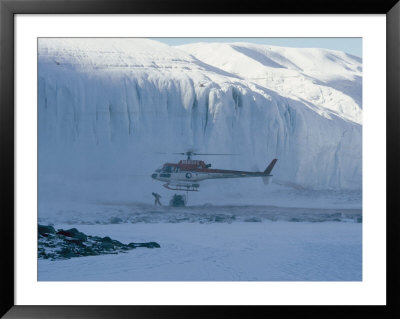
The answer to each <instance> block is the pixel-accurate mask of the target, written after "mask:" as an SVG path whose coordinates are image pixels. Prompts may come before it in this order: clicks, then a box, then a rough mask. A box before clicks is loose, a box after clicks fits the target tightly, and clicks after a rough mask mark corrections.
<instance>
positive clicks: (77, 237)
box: [38, 225, 160, 260]
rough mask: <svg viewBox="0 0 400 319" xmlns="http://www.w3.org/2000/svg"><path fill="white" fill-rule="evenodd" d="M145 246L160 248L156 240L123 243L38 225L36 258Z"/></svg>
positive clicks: (88, 253)
mask: <svg viewBox="0 0 400 319" xmlns="http://www.w3.org/2000/svg"><path fill="white" fill-rule="evenodd" d="M139 247H146V248H160V245H159V244H158V243H156V242H148V243H129V244H123V243H121V242H119V241H118V240H114V239H111V238H110V237H108V236H106V237H99V236H89V235H86V234H84V233H82V232H80V231H78V230H77V229H76V228H71V229H67V230H64V229H58V230H57V231H56V230H55V229H54V227H53V226H45V225H38V258H40V259H51V260H57V259H69V258H72V257H83V256H96V255H103V254H118V253H124V252H126V251H128V250H131V249H135V248H139Z"/></svg>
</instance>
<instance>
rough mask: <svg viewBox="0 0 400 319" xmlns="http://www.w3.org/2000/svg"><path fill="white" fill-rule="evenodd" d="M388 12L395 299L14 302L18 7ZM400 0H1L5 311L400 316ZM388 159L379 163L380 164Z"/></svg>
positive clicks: (8, 314)
mask: <svg viewBox="0 0 400 319" xmlns="http://www.w3.org/2000/svg"><path fill="white" fill-rule="evenodd" d="M149 13H151V14H261V13H262V14H327V13H329V14H385V15H386V19H387V29H386V41H387V73H386V74H387V105H386V111H387V118H386V121H387V122H386V123H387V131H386V133H387V140H386V143H387V144H386V145H387V153H386V172H384V171H381V170H377V173H378V174H386V177H387V197H386V200H387V202H386V204H387V211H386V218H387V227H386V229H387V237H386V239H387V304H386V306H373V305H371V306H179V305H175V306H28V305H26V306H20V305H15V302H14V295H15V290H14V227H15V224H14V185H15V184H14V174H15V171H14V161H15V154H14V15H15V14H149ZM399 17H400V3H398V0H379V1H378V0H348V1H344V0H325V1H322V0H320V1H316V0H309V1H284V2H280V1H265V2H264V3H261V4H260V3H256V2H255V1H246V2H245V3H244V2H242V3H241V4H240V5H233V3H232V4H229V5H227V3H226V2H222V1H219V2H216V1H209V0H203V1H196V2H192V1H183V0H165V1H163V0H133V1H129V0H69V1H68V0H47V1H43V0H42V1H40V0H0V19H1V21H0V23H1V24H0V28H1V29H0V32H1V38H0V41H1V42H0V43H1V50H0V60H1V61H0V63H1V64H0V70H1V71H0V149H1V151H0V154H1V155H0V167H1V170H0V181H1V184H2V185H3V187H2V192H1V199H2V205H1V209H0V211H1V228H0V243H1V245H2V248H1V263H0V266H1V275H0V276H1V279H0V280H1V281H0V290H1V296H0V303H1V307H0V315H2V316H4V318H67V317H68V318H153V317H154V318H155V317H157V318H162V317H171V318H176V317H184V318H189V317H190V318H193V317H202V318H204V317H209V316H215V317H219V318H222V317H228V316H232V315H239V316H240V317H245V316H248V315H252V316H254V317H256V316H257V317H258V316H267V315H268V316H274V317H286V316H296V317H305V316H307V317H310V316H321V315H324V316H326V315H327V316H334V317H335V318H338V317H354V316H360V315H372V316H373V317H375V318H378V317H379V318H389V317H390V318H391V317H396V316H399V315H400V314H399V307H398V300H397V299H398V298H397V289H398V284H399V271H398V269H400V268H399V262H398V261H397V258H396V255H397V254H396V248H397V247H396V246H397V244H398V243H399V236H398V230H397V228H398V226H399V222H398V221H399V219H398V217H397V213H398V210H397V208H398V205H397V201H396V192H397V188H396V182H397V179H398V176H399V174H398V169H397V166H398V163H399V142H398V136H400V121H399V119H400V114H399V113H400V112H399V106H400V101H399V95H400V93H399V92H400V88H399V83H400V81H399V69H400V68H399V56H400V52H399V48H400V33H399V30H400V22H399V21H400V20H399ZM379 166H380V163H377V168H379Z"/></svg>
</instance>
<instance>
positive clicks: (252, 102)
mask: <svg viewBox="0 0 400 319" xmlns="http://www.w3.org/2000/svg"><path fill="white" fill-rule="evenodd" d="M50 40H51V39H49V40H48V41H47V42H46V41H42V42H39V62H38V63H39V67H38V134H39V174H40V173H48V174H65V176H71V175H73V174H78V175H79V174H87V173H88V172H93V173H98V174H101V173H105V172H109V173H110V174H111V175H113V176H115V177H116V178H117V177H118V176H122V175H123V174H127V175H128V176H129V175H130V174H132V176H133V178H135V177H134V176H136V175H137V176H139V175H143V176H149V174H150V173H151V172H152V171H153V170H154V169H155V168H156V167H158V166H160V165H161V164H162V163H164V162H167V161H177V160H179V159H180V158H179V157H176V156H175V157H173V156H172V157H168V156H166V155H160V154H159V153H167V154H168V153H174V152H182V151H185V150H187V149H188V148H195V149H196V150H197V151H198V152H202V153H208V152H209V153H234V154H238V155H236V156H229V157H218V156H216V157H212V158H204V157H203V158H202V159H204V160H206V162H211V163H212V165H213V167H216V168H227V169H243V170H264V169H265V167H266V166H267V164H268V163H269V162H270V161H271V160H272V159H273V158H278V159H279V161H278V164H277V165H276V167H275V169H274V172H273V173H274V176H275V181H277V182H281V183H288V184H293V185H298V186H301V187H306V188H312V189H352V190H359V189H361V181H362V180H361V176H362V143H361V141H362V126H361V125H360V124H359V123H355V122H353V121H350V120H348V119H346V118H343V117H340V116H338V115H337V114H335V113H333V112H330V111H329V110H325V111H321V109H315V108H314V107H313V105H311V104H310V103H308V102H307V101H301V100H299V99H291V98H289V97H283V96H282V95H280V94H278V93H277V92H274V91H272V90H270V89H268V88H265V87H262V86H260V85H257V84H255V83H249V82H248V81H243V80H241V79H239V78H237V77H235V76H234V75H229V73H228V74H227V73H226V72H225V71H222V70H221V71H220V70H219V69H217V68H215V67H211V66H208V65H207V64H205V63H203V62H201V61H199V60H197V59H196V58H194V57H193V56H191V55H189V54H186V53H185V54H184V53H183V51H180V50H179V49H173V48H169V47H167V46H164V45H161V44H155V43H153V41H145V40H142V41H139V40H137V41H139V42H135V43H133V48H129V47H128V48H125V47H123V48H122V49H121V48H120V47H118V45H115V43H114V44H113V46H109V47H107V48H106V49H105V50H104V51H101V52H100V53H101V54H100V53H99V51H98V50H94V52H91V53H87V51H85V48H82V47H80V46H79V45H77V46H71V43H68V42H62V41H61V42H57V43H56V44H54V43H53V42H51V41H50ZM138 46H139V47H140V48H144V49H143V50H142V51H143V52H140V54H139V53H137V52H136V51H135V49H134V48H137V47H138ZM154 46H155V48H154ZM89 47H90V48H93V45H92V46H90V45H89ZM145 49H146V50H149V51H152V52H153V51H154V50H156V51H157V52H158V55H157V56H156V57H154V56H149V55H148V54H146V52H147V51H146V50H145ZM110 52H111V53H112V61H111V62H112V63H111V62H110V61H109V60H107V59H104V60H105V61H107V64H104V63H105V62H104V60H103V59H102V58H99V56H100V57H102V56H103V57H104V56H107V57H109V56H110V55H111V53H110ZM121 52H123V54H122V53H121ZM126 52H130V55H129V59H128V58H126ZM164 52H167V53H168V54H167V53H165V54H164ZM175 52H176V53H175ZM107 53H108V54H107ZM135 56H136V60H134V58H135ZM138 56H139V57H138ZM94 57H96V59H95V58H94ZM78 58H79V60H78ZM139 58H140V59H139ZM138 59H139V60H140V63H139V62H138V61H137V60H138ZM133 60H134V61H133ZM77 61H79V63H78V62H77ZM102 61H103V62H102ZM160 61H161V62H162V63H161V62H160ZM102 63H103V65H102ZM100 66H102V67H100ZM62 172H64V173H62ZM149 178H150V177H149Z"/></svg>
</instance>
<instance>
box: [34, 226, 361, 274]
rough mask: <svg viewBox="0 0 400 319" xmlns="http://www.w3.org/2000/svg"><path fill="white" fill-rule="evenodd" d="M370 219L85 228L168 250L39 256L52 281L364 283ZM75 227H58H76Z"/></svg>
mask: <svg viewBox="0 0 400 319" xmlns="http://www.w3.org/2000/svg"><path fill="white" fill-rule="evenodd" d="M361 225H362V224H360V223H354V222H322V223H321V222H320V223H310V222H279V221H278V222H271V221H264V222H233V223H204V224H200V223H188V222H184V223H155V224H131V223H128V224H118V225H79V230H81V231H83V232H84V233H86V234H89V235H97V236H110V237H111V238H113V239H117V240H119V241H121V242H122V243H128V242H143V241H149V240H152V241H156V242H158V243H159V244H160V245H161V248H157V249H146V248H137V249H134V250H132V251H129V252H127V253H124V254H118V255H103V256H93V257H80V258H71V259H68V260H56V261H50V260H39V261H38V279H39V280H44V281H49V280H50V281H53V280H54V281H64V280H66V281H360V280H362V245H361V238H362V236H361V230H362V227H361ZM68 227H71V226H70V225H62V224H60V225H56V228H64V229H65V228H68Z"/></svg>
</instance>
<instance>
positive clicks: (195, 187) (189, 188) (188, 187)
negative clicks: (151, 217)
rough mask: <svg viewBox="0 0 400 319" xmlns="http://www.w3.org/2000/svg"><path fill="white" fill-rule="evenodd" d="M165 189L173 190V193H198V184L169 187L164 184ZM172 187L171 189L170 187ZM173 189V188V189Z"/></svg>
mask: <svg viewBox="0 0 400 319" xmlns="http://www.w3.org/2000/svg"><path fill="white" fill-rule="evenodd" d="M163 186H164V187H165V188H167V189H170V190H173V191H185V192H198V191H199V187H200V185H199V184H191V185H173V186H172V185H170V184H164V185H163ZM171 186H172V187H171ZM173 187H174V188H173Z"/></svg>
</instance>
